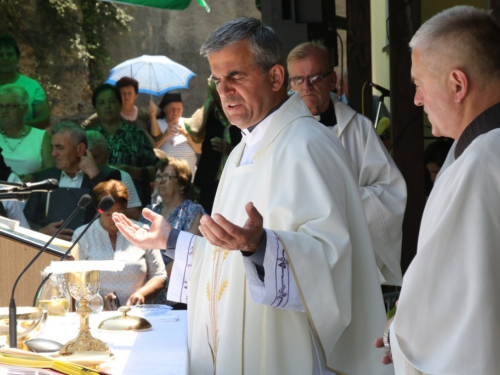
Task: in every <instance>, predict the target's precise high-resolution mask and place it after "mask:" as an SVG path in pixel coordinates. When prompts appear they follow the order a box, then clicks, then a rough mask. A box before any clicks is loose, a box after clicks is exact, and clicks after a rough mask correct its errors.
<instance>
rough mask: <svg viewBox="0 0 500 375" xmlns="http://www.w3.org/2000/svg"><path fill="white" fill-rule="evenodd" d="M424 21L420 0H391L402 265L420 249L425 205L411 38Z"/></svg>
mask: <svg viewBox="0 0 500 375" xmlns="http://www.w3.org/2000/svg"><path fill="white" fill-rule="evenodd" d="M420 24H421V1H420V0H414V1H411V2H404V3H403V1H401V0H389V37H390V39H389V40H390V66H391V69H390V71H391V72H390V77H391V112H392V139H393V146H392V151H393V152H392V156H393V158H394V161H395V162H396V164H397V166H398V167H399V169H400V170H401V173H402V174H403V176H404V178H405V180H406V186H407V189H408V201H407V204H406V213H405V218H404V222H403V247H402V252H401V267H402V269H403V272H405V271H406V269H407V268H408V266H409V264H410V262H411V260H412V259H413V257H414V256H415V253H416V250H417V240H418V233H419V228H420V221H421V218H422V213H423V210H424V206H425V190H424V168H425V165H424V137H423V111H422V108H421V107H416V106H415V104H414V103H413V97H414V94H415V87H414V85H413V83H412V82H411V75H410V69H411V54H410V50H409V47H408V43H409V42H410V39H411V38H412V36H413V35H414V34H415V32H416V31H417V30H418V28H419V27H420Z"/></svg>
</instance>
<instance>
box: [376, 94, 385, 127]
mask: <svg viewBox="0 0 500 375" xmlns="http://www.w3.org/2000/svg"><path fill="white" fill-rule="evenodd" d="M384 98H385V95H384V94H382V95H380V96H379V97H378V108H377V116H375V124H374V126H375V130H377V126H378V120H379V119H380V110H381V109H382V104H383V103H384Z"/></svg>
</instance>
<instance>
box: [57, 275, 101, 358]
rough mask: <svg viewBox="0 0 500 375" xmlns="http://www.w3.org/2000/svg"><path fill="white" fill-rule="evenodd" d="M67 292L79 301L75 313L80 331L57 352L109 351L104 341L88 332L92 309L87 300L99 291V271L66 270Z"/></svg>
mask: <svg viewBox="0 0 500 375" xmlns="http://www.w3.org/2000/svg"><path fill="white" fill-rule="evenodd" d="M64 278H65V279H66V285H67V286H68V290H69V293H70V294H71V295H72V296H73V298H74V299H76V300H79V301H80V307H79V308H78V309H77V310H76V313H77V314H78V315H79V316H80V332H79V333H78V336H77V337H76V339H74V340H71V341H69V342H68V343H67V344H66V345H64V346H63V347H62V348H61V350H60V351H59V353H61V354H73V353H76V352H109V351H110V350H109V347H108V345H106V343H104V342H102V341H101V340H99V339H96V338H95V337H93V336H92V335H91V334H90V328H89V315H90V314H92V309H91V308H90V307H88V304H89V300H91V299H92V298H94V297H95V296H96V294H97V293H98V292H99V271H86V272H68V273H66V274H64Z"/></svg>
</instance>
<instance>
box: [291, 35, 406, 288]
mask: <svg viewBox="0 0 500 375" xmlns="http://www.w3.org/2000/svg"><path fill="white" fill-rule="evenodd" d="M287 63H288V74H289V76H290V78H289V80H290V87H291V88H292V90H294V91H297V92H298V93H299V94H300V97H301V98H302V100H303V101H304V102H305V103H306V105H307V107H308V108H309V110H310V111H311V113H312V114H313V115H314V116H319V119H318V121H319V122H321V123H322V124H323V125H326V126H327V127H328V128H330V129H331V130H332V132H333V134H335V135H336V136H337V137H338V138H339V139H340V142H341V143H342V145H343V146H344V148H345V149H346V151H347V154H348V156H349V157H350V160H351V162H352V164H353V167H354V172H355V177H356V180H357V182H358V189H359V193H360V195H361V200H362V202H363V207H364V209H365V213H366V218H367V220H368V227H369V229H370V236H371V240H372V245H373V250H374V252H375V259H376V261H377V267H378V269H379V272H380V274H379V277H380V283H381V284H383V285H397V286H400V285H401V280H402V274H401V265H400V260H401V241H402V236H403V231H402V224H403V216H404V212H405V208H406V183H405V181H404V179H403V176H402V175H401V172H400V171H399V169H398V167H397V166H396V164H395V163H394V161H393V160H392V158H391V156H390V155H389V153H388V152H387V150H386V149H385V147H384V145H383V144H382V142H381V141H380V138H379V137H378V135H377V133H376V132H375V130H374V128H373V125H372V123H371V121H370V120H369V119H368V118H366V117H364V116H362V115H360V114H358V113H356V112H355V111H354V110H353V109H352V108H350V107H349V106H347V105H346V104H344V103H342V102H341V101H340V100H339V98H338V97H337V96H336V95H334V94H332V93H331V91H332V90H333V89H334V88H335V85H336V82H337V75H336V73H335V72H334V71H333V65H332V61H331V59H330V53H329V51H328V49H327V48H326V47H325V46H324V45H323V44H321V43H320V42H307V43H303V44H300V45H298V46H297V47H295V48H294V49H293V50H292V51H291V52H290V53H289V54H288V58H287ZM332 178H336V176H332Z"/></svg>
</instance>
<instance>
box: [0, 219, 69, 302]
mask: <svg viewBox="0 0 500 375" xmlns="http://www.w3.org/2000/svg"><path fill="white" fill-rule="evenodd" d="M49 238H50V237H49V236H46V235H43V234H41V233H38V232H34V231H31V230H27V229H24V228H18V229H16V230H10V229H3V228H0V307H8V306H9V301H10V295H11V292H12V287H13V286H14V282H15V280H16V278H17V277H18V276H19V274H20V273H21V272H22V270H23V269H24V267H26V265H27V264H28V263H29V262H30V261H31V259H33V257H34V256H35V255H36V254H37V253H38V251H39V250H40V249H41V248H42V246H43V245H44V244H45V242H46V241H47V240H48V239H49ZM69 245H71V243H70V242H67V241H62V240H57V242H56V244H55V245H50V246H49V247H48V248H47V249H46V250H45V251H44V253H43V254H42V255H41V256H40V258H38V259H37V261H36V262H35V263H34V264H33V265H32V266H31V268H30V269H29V270H28V271H27V272H26V273H25V274H24V276H23V277H22V278H21V280H20V281H19V284H18V285H17V288H16V294H15V296H14V297H15V299H16V305H17V306H31V305H32V304H33V297H34V295H35V292H36V290H37V288H38V285H40V282H41V281H42V280H41V277H40V271H43V270H44V269H45V267H47V266H48V265H49V264H50V262H51V261H57V260H59V259H61V258H62V256H63V255H64V253H65V252H66V250H67V249H68V248H69ZM66 246H67V247H66ZM69 258H70V259H72V258H71V257H69Z"/></svg>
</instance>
